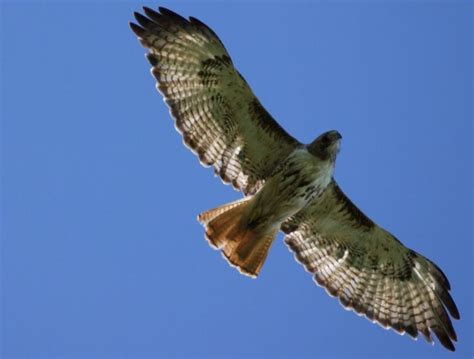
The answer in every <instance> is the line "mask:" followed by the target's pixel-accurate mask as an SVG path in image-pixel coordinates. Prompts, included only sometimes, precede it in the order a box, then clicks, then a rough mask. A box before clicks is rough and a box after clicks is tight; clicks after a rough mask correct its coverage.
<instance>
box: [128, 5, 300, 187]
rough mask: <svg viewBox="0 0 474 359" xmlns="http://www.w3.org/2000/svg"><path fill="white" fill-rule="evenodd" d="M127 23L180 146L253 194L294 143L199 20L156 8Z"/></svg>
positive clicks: (295, 144)
mask: <svg viewBox="0 0 474 359" xmlns="http://www.w3.org/2000/svg"><path fill="white" fill-rule="evenodd" d="M159 10H160V13H158V12H156V11H154V10H151V9H149V8H144V11H145V14H146V15H147V17H145V16H143V15H141V14H139V13H135V17H136V19H137V22H138V23H139V24H140V26H138V25H136V24H133V23H132V24H130V26H131V28H132V30H133V31H134V32H135V34H136V35H137V36H138V38H139V39H140V41H141V43H142V44H143V46H145V47H146V48H148V49H149V53H148V54H147V57H148V60H149V61H150V63H151V64H152V66H153V69H152V73H153V75H154V76H155V78H156V80H157V82H158V83H157V87H158V89H159V90H160V91H161V93H162V94H163V96H164V98H165V101H166V103H167V104H168V106H169V108H170V111H171V114H172V116H173V117H174V119H175V120H176V128H177V129H178V131H179V132H180V133H181V134H182V135H183V139H184V142H185V144H186V145H187V146H188V147H189V148H191V150H193V152H195V153H196V154H197V155H198V156H199V159H200V161H201V163H202V164H203V165H206V166H213V167H214V170H215V172H216V174H218V175H219V176H220V177H221V178H222V180H223V181H224V182H226V183H232V184H233V186H234V187H235V188H237V189H240V190H241V191H242V192H244V194H246V195H247V194H254V193H255V192H256V191H257V190H258V189H259V188H260V187H261V186H262V185H263V183H264V181H265V179H267V178H268V177H269V176H270V175H271V173H272V172H273V170H274V169H275V167H276V166H277V164H278V163H279V162H280V161H281V160H283V159H284V158H286V157H287V156H288V154H289V153H290V152H291V151H293V150H294V149H295V148H296V147H298V146H299V145H300V143H299V142H298V141H296V140H295V139H294V138H293V137H291V136H290V135H288V133H286V131H285V130H284V129H283V128H282V127H280V126H279V125H278V123H277V122H275V120H273V118H272V117H271V116H270V114H269V113H268V112H267V111H266V110H265V109H264V108H263V107H262V105H261V104H260V102H259V101H258V99H257V98H256V97H255V95H254V94H253V92H252V90H251V89H250V87H249V86H248V85H247V83H246V81H245V80H244V78H243V77H242V76H241V75H240V74H239V73H238V72H237V70H236V69H235V68H234V66H233V64H232V60H231V59H230V56H229V54H228V53H227V51H226V49H225V48H224V45H223V44H222V42H221V41H220V40H219V38H218V37H217V35H216V34H215V33H214V32H213V31H212V30H211V29H210V28H209V27H208V26H206V25H205V24H203V23H202V22H201V21H199V20H197V19H195V18H193V17H190V18H189V20H187V19H185V18H183V17H181V16H179V15H177V14H175V13H174V12H172V11H170V10H167V9H164V8H159Z"/></svg>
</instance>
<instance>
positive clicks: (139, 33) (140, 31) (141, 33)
mask: <svg viewBox="0 0 474 359" xmlns="http://www.w3.org/2000/svg"><path fill="white" fill-rule="evenodd" d="M128 25H129V26H130V29H131V30H132V31H133V32H134V33H135V35H137V36H138V37H144V35H145V32H146V30H145V29H144V28H142V27H141V26H138V25H137V24H135V23H133V22H129V23H128Z"/></svg>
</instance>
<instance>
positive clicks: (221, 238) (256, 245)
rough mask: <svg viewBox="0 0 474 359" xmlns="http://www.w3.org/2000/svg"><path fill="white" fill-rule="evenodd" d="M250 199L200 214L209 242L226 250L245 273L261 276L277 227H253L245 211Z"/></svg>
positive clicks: (232, 263)
mask: <svg viewBox="0 0 474 359" xmlns="http://www.w3.org/2000/svg"><path fill="white" fill-rule="evenodd" d="M249 201H250V199H248V198H244V199H242V200H239V201H236V202H232V203H228V204H225V205H223V206H221V207H217V208H214V209H212V210H209V211H207V212H204V213H202V214H200V215H199V216H198V220H199V221H200V222H201V223H202V224H203V225H204V227H205V229H206V239H207V240H208V242H209V244H210V245H211V246H212V247H213V248H215V249H220V250H222V255H223V257H224V258H225V259H226V260H227V261H228V262H229V264H230V265H232V266H234V267H236V268H237V269H238V270H239V271H240V272H241V273H242V274H245V275H248V276H251V277H254V278H255V277H257V275H258V274H259V272H260V270H261V268H262V266H263V263H264V262H265V259H266V258H267V255H268V252H269V250H270V247H271V244H272V243H273V240H274V239H275V235H276V232H277V230H276V229H272V230H263V231H262V229H259V228H255V227H250V226H248V224H247V223H246V220H245V213H246V212H245V211H246V209H247V208H248V204H249Z"/></svg>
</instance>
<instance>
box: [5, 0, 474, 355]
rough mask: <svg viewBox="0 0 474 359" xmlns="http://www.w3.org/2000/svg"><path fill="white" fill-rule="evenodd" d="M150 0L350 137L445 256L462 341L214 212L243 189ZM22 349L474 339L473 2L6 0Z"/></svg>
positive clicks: (14, 293) (93, 350) (8, 275)
mask: <svg viewBox="0 0 474 359" xmlns="http://www.w3.org/2000/svg"><path fill="white" fill-rule="evenodd" d="M141 5H148V6H150V7H153V8H156V7H157V6H158V5H161V6H166V7H169V8H171V9H172V10H174V11H176V12H179V13H180V14H182V15H185V16H189V15H192V16H195V17H198V18H199V19H201V20H203V21H204V22H205V23H207V24H208V25H210V26H211V27H212V28H213V29H214V30H215V31H216V32H217V34H219V36H220V38H221V39H222V41H223V42H224V43H225V45H226V47H227V49H228V50H229V52H230V54H231V56H232V58H233V61H234V63H235V65H236V66H237V67H238V69H239V70H240V71H241V72H242V74H243V75H244V77H245V78H246V79H247V81H248V82H249V83H250V85H251V86H252V88H253V90H254V92H255V93H256V94H257V96H258V97H259V99H260V100H261V102H262V103H263V104H264V106H265V107H266V108H267V109H268V110H269V112H270V113H271V114H272V115H273V116H274V117H275V118H276V119H277V120H278V121H279V123H280V124H281V125H282V126H283V127H284V128H285V129H287V131H288V132H289V133H291V134H292V135H294V136H295V137H296V138H298V139H299V140H301V141H303V142H310V141H311V140H313V139H314V138H315V137H316V136H317V135H318V134H320V133H321V132H323V131H326V130H330V129H337V130H338V131H340V132H341V134H342V135H343V144H342V151H341V153H340V155H339V158H338V162H337V167H336V174H335V177H336V179H337V180H338V182H339V183H340V185H341V187H342V188H343V189H344V191H345V192H346V193H347V194H348V196H350V198H351V199H352V200H353V201H354V202H355V203H356V204H357V205H358V206H359V207H360V208H361V209H362V210H363V211H364V212H365V213H366V214H368V215H369V216H370V217H371V218H372V219H373V220H374V221H376V222H377V223H378V224H380V225H382V226H383V227H384V228H386V229H387V230H389V231H391V232H392V233H393V234H394V235H395V236H397V237H398V238H399V239H400V240H401V241H402V242H403V243H404V244H406V245H407V246H409V247H411V248H412V249H415V250H416V251H418V252H421V253H422V254H424V255H425V256H427V257H428V258H430V259H432V260H433V261H435V262H436V263H437V264H438V265H439V266H440V267H441V268H442V269H443V271H444V272H445V273H446V274H447V276H448V277H449V279H450V281H451V284H452V295H453V297H454V299H455V301H456V303H457V305H458V307H459V309H460V312H461V317H462V320H461V321H456V322H455V323H454V326H455V329H456V331H457V332H458V337H459V343H458V345H457V352H456V354H455V355H452V354H451V353H449V352H448V351H446V350H445V349H444V348H443V347H442V346H441V345H440V344H436V345H434V346H431V345H427V344H426V343H424V340H423V339H421V338H420V339H419V340H418V341H417V342H415V341H413V340H411V339H409V338H408V337H406V336H399V335H396V334H395V333H394V332H392V331H386V330H382V329H381V328H380V327H379V326H377V325H373V324H371V323H370V322H369V321H367V320H365V319H362V318H359V317H357V316H356V315H354V314H353V313H352V312H347V311H345V310H343V309H342V307H341V306H340V304H339V303H338V301H337V300H335V299H334V298H331V297H329V296H328V295H327V294H326V293H325V291H324V290H323V289H322V288H319V287H317V286H316V285H315V284H314V283H313V281H312V280H311V276H310V275H309V274H307V273H305V271H304V269H303V268H302V267H301V266H300V265H298V264H297V263H296V262H295V261H294V259H293V255H292V254H290V253H289V251H288V249H287V248H286V246H285V245H284V243H283V241H282V235H281V234H280V235H279V236H278V238H277V241H276V243H275V244H274V246H273V248H272V250H271V253H270V255H269V258H268V259H267V262H266V264H265V266H264V268H263V271H262V273H261V276H260V277H259V278H258V279H257V280H251V279H249V278H246V277H243V276H241V275H240V274H239V273H238V272H237V271H236V270H235V269H232V268H230V267H229V266H228V265H227V264H226V262H225V261H224V260H223V259H222V258H221V256H220V255H219V254H218V253H217V252H215V251H213V250H211V249H210V247H209V246H208V244H207V242H206V241H205V240H204V235H203V229H202V227H201V226H200V225H199V223H198V222H197V221H196V215H197V214H198V213H200V212H202V211H204V210H207V209H209V208H212V207H215V206H217V205H220V204H223V203H226V202H229V201H232V200H235V199H237V198H240V194H239V193H237V192H235V191H233V190H232V189H231V188H230V187H229V186H224V185H222V184H221V181H220V180H218V179H216V178H214V177H213V171H212V170H211V169H204V168H201V166H200V165H199V163H198V161H197V159H196V158H195V157H194V155H192V153H191V152H190V151H188V150H187V149H186V148H185V147H184V146H183V145H182V142H181V138H180V137H179V135H178V133H177V132H176V131H175V129H174V126H173V123H172V121H171V119H170V117H169V115H168V110H167V108H166V107H165V105H164V104H163V101H162V99H161V97H160V95H159V94H158V92H157V91H156V90H155V88H154V86H155V84H154V80H153V79H152V77H151V75H150V73H149V65H148V63H147V61H146V59H145V58H144V53H145V50H144V49H143V48H142V47H141V46H140V44H139V43H138V41H137V40H136V38H135V36H134V34H133V33H132V32H131V31H130V30H129V28H128V22H129V21H131V20H132V13H133V11H136V10H140V8H141ZM1 11H2V16H1V30H2V33H1V41H2V54H1V65H2V70H1V76H2V78H1V85H2V86H1V87H2V88H1V90H2V108H1V111H2V112H1V118H2V170H1V176H2V200H1V203H2V214H1V219H2V223H1V225H2V226H1V239H2V258H1V269H2V273H1V275H2V277H1V278H2V291H1V293H2V294H1V299H2V318H1V324H2V328H1V329H2V355H3V357H4V358H125V357H129V358H167V357H169V358H172V357H176V358H178V357H179V358H181V357H199V358H206V357H214V358H224V357H225V358H276V357H281V358H298V357H301V358H314V357H340V358H347V357H364V358H367V357H379V358H380V357H393V358H402V357H403V358H410V357H417V358H420V357H426V358H428V357H429V358H434V357H450V358H461V357H464V358H467V357H471V356H472V355H473V348H472V342H473V331H472V325H473V321H472V318H473V310H472V303H473V302H474V300H473V292H472V287H473V285H472V283H473V282H472V281H473V279H472V277H473V264H472V263H473V247H472V240H473V227H472V214H473V213H472V202H473V192H472V165H473V158H472V137H473V132H472V107H471V106H472V23H473V22H472V14H473V13H472V5H471V3H470V2H469V1H464V2H463V1H447V0H446V1H399V2H396V1H389V2H384V3H379V2H376V1H366V2H348V1H335V2H291V3H290V2H275V3H273V2H261V3H251V2H240V3H239V2H232V3H230V2H229V3H224V2H205V3H197V2H170V1H163V2H159V3H158V2H156V3H155V2H143V3H142V2H120V3H117V2H115V3H113V2H106V1H103V2H92V1H87V2H74V3H68V4H66V3H62V2H59V1H54V2H43V3H39V2H23V1H6V2H5V1H4V2H2V4H1Z"/></svg>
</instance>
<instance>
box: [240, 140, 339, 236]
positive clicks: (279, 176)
mask: <svg viewBox="0 0 474 359" xmlns="http://www.w3.org/2000/svg"><path fill="white" fill-rule="evenodd" d="M333 171H334V164H333V163H331V162H330V161H321V160H320V159H318V158H317V157H315V156H313V155H312V154H310V153H309V152H308V151H306V149H298V150H295V151H294V152H293V153H292V154H290V155H289V156H288V158H287V159H286V160H285V161H284V162H283V164H282V165H281V166H280V169H279V170H278V171H277V172H276V173H275V175H274V176H273V177H271V178H270V179H269V180H268V181H267V182H266V183H265V185H264V186H263V187H262V189H261V190H260V191H259V192H258V193H257V194H256V195H255V196H254V198H253V199H252V205H251V206H249V212H248V222H249V224H254V225H258V226H264V227H268V226H278V227H279V226H280V224H281V223H282V222H283V221H284V220H285V219H287V218H288V217H290V216H292V215H294V214H295V213H297V212H298V211H299V210H301V209H302V208H303V207H304V206H306V205H307V204H308V203H309V202H310V201H311V200H312V199H313V198H315V197H317V196H319V195H320V194H321V193H322V191H323V190H324V189H325V188H326V187H327V186H328V184H329V183H330V182H331V178H332V174H333Z"/></svg>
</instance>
